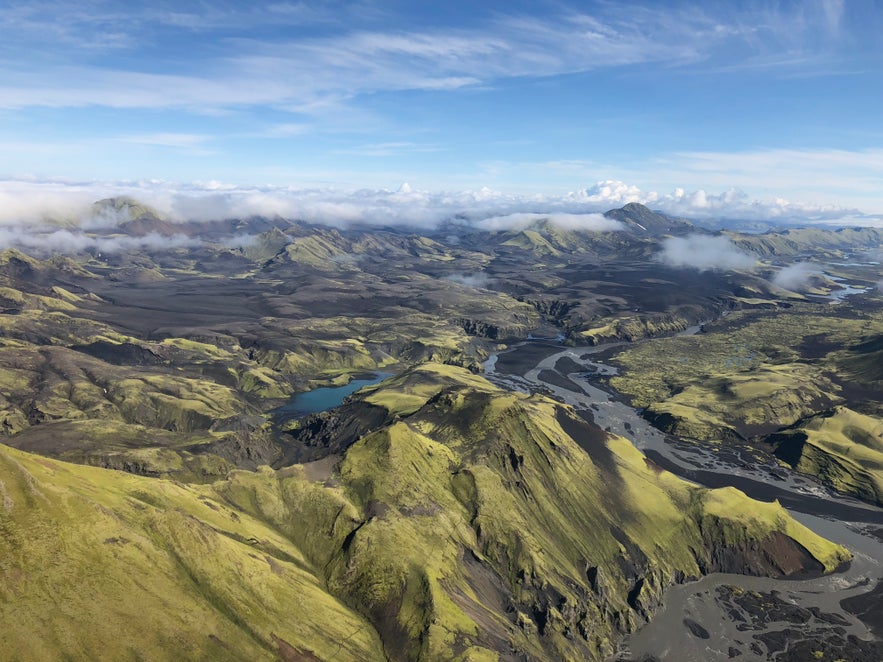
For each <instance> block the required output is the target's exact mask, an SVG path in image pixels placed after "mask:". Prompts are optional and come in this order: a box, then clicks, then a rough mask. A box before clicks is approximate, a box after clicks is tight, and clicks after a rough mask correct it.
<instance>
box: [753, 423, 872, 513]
mask: <svg viewBox="0 0 883 662" xmlns="http://www.w3.org/2000/svg"><path fill="white" fill-rule="evenodd" d="M767 441H769V442H770V443H772V444H774V445H775V454H776V456H777V457H778V458H780V459H781V460H783V461H785V462H787V463H788V464H790V465H791V466H792V467H793V468H795V469H796V470H797V471H800V472H803V473H807V474H811V475H813V476H817V477H818V478H820V479H821V480H823V481H824V482H825V483H827V484H829V485H831V486H832V487H834V488H835V489H837V490H839V491H841V492H846V493H849V494H854V495H856V496H858V497H860V498H862V499H865V500H866V501H870V502H872V503H876V504H878V505H883V420H881V419H879V418H876V417H872V416H866V415H864V414H859V413H857V412H855V411H852V410H851V409H848V408H846V407H835V408H834V409H832V410H830V411H827V412H824V413H822V414H818V415H816V416H813V417H812V418H809V419H807V420H805V421H801V422H800V423H799V424H797V425H795V426H794V427H792V428H790V429H788V430H785V431H782V432H780V433H778V434H776V435H773V436H772V437H770V438H769V439H768V440H767Z"/></svg>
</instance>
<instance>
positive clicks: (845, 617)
mask: <svg viewBox="0 0 883 662" xmlns="http://www.w3.org/2000/svg"><path fill="white" fill-rule="evenodd" d="M700 328H701V326H698V325H697V326H695V327H691V328H690V329H687V330H686V331H684V332H682V335H685V334H686V335H689V334H693V333H697V332H699V330H700ZM624 344H626V343H617V344H609V345H603V346H600V347H586V348H568V347H564V346H562V345H560V344H555V343H550V342H538V341H530V340H529V341H526V342H521V343H518V344H516V345H514V346H513V347H511V348H510V349H508V350H505V351H503V352H500V353H499V354H495V355H492V356H491V357H490V358H489V359H488V361H486V362H485V377H486V378H487V379H488V380H490V381H492V382H494V383H495V384H497V385H498V386H501V387H504V388H507V389H511V390H515V391H521V392H526V393H527V392H534V391H537V390H543V391H545V392H548V393H550V394H551V395H552V396H553V397H554V398H556V399H557V400H559V401H561V402H564V403H566V404H569V405H571V406H573V407H574V408H575V409H577V410H580V411H583V412H589V413H591V415H592V417H593V419H594V421H595V423H596V424H598V425H599V426H600V427H602V428H604V429H606V430H608V431H610V432H613V433H614V434H617V435H621V436H623V437H625V438H627V439H629V440H631V442H632V443H633V444H634V445H635V446H636V447H637V448H638V449H640V450H641V451H642V452H644V454H645V455H647V457H648V458H649V459H650V460H652V461H653V462H655V463H656V464H658V465H660V466H662V467H663V468H664V469H667V470H668V471H671V472H672V473H675V474H676V475H678V476H680V477H682V478H684V479H686V480H689V481H692V482H694V483H697V484H700V485H704V486H707V487H712V488H716V487H723V486H733V487H736V488H738V489H740V490H742V491H743V492H745V493H746V494H748V495H749V496H751V497H753V498H755V499H759V500H762V501H772V500H773V499H778V500H779V502H780V503H781V504H782V505H783V506H785V507H786V508H787V509H788V510H789V512H790V513H791V515H792V516H793V517H794V518H795V519H797V520H798V521H800V522H801V523H802V524H804V525H806V526H807V527H809V528H810V529H812V530H813V531H815V532H817V533H819V534H820V535H822V536H824V537H826V538H828V539H829V540H833V541H835V542H837V543H840V544H841V545H843V546H845V547H847V548H848V549H849V550H850V551H851V552H852V553H853V556H854V558H853V561H852V563H851V564H850V565H849V567H848V568H847V569H846V570H844V571H842V572H838V573H834V574H830V575H826V576H824V577H819V578H814V579H803V580H776V579H770V578H765V577H746V576H742V575H728V574H722V573H715V574H711V575H708V576H706V577H703V578H702V579H701V580H699V581H696V582H690V583H687V584H682V585H678V586H673V587H671V588H669V589H668V591H667V592H666V593H665V596H664V599H663V605H662V607H661V608H660V609H659V610H658V611H657V613H656V614H655V616H654V617H653V620H652V621H651V622H650V623H648V624H647V625H645V626H644V627H642V628H641V629H640V630H638V631H637V632H636V633H634V634H632V635H631V636H630V637H628V638H627V639H626V640H625V641H624V642H623V644H622V645H621V647H620V652H619V654H618V655H617V656H616V657H615V658H614V659H616V660H623V661H624V660H654V659H658V660H671V661H673V662H682V661H683V662H690V661H696V662H705V661H710V660H729V659H732V658H734V657H738V659H740V660H758V659H760V660H767V659H782V660H786V659H787V660H798V659H814V658H816V659H835V657H837V656H836V655H833V654H832V655H833V656H827V651H828V647H829V646H832V645H835V644H836V643H837V642H839V641H843V642H844V644H845V645H846V644H847V643H848V645H849V647H848V649H846V650H848V651H849V655H841V657H843V658H845V659H849V660H862V659H866V660H877V659H879V658H878V656H877V653H875V652H874V651H875V649H874V646H873V644H872V643H869V642H871V641H872V640H874V638H875V637H874V634H873V632H872V631H871V630H870V629H869V627H868V626H867V624H866V623H865V622H863V621H862V620H859V619H858V618H857V617H856V616H854V615H853V614H852V613H850V612H848V611H846V610H845V609H844V608H843V607H842V606H841V605H840V601H841V600H844V599H847V598H856V596H864V598H857V599H856V601H858V602H860V601H861V600H862V599H864V600H865V601H866V602H868V603H869V604H871V603H872V601H873V602H874V607H873V608H872V611H874V610H875V612H876V614H877V618H878V619H880V618H883V596H881V594H880V593H881V591H880V590H879V587H878V586H877V584H878V581H879V580H880V579H881V578H883V565H881V562H883V509H880V508H877V507H875V506H872V505H870V504H866V503H864V502H861V501H859V500H857V499H853V498H850V497H847V496H844V495H841V494H837V493H835V492H833V491H832V490H830V489H828V488H826V487H825V486H823V485H821V484H820V483H818V482H816V481H815V480H814V479H812V478H809V477H806V476H802V475H800V474H797V473H794V472H791V471H789V470H788V469H787V468H785V467H782V466H781V465H779V464H777V463H775V462H772V461H770V460H768V459H762V458H758V457H757V456H755V455H753V454H750V451H748V450H747V449H740V448H736V447H733V448H726V447H720V448H718V447H713V448H712V447H704V446H702V445H699V444H697V443H688V442H686V441H682V440H679V439H676V438H674V437H672V436H670V435H666V434H664V433H663V432H661V431H659V430H657V429H656V428H654V427H653V426H651V425H650V424H649V423H648V422H647V421H645V420H644V419H643V418H641V416H640V412H639V411H638V410H635V409H634V408H632V407H630V406H629V405H628V404H626V403H625V402H623V401H622V399H620V398H618V397H617V396H616V394H614V393H611V392H610V391H609V390H606V389H605V388H602V387H601V385H600V383H599V382H598V380H597V378H598V377H603V376H609V375H614V374H616V372H617V368H615V367H613V366H610V365H607V364H605V363H602V362H600V361H598V360H596V359H597V355H598V354H600V353H601V352H606V351H608V350H610V349H611V348H614V347H617V346H619V345H624ZM880 586H881V587H883V583H881V584H880ZM733 587H737V588H735V589H734V588H733ZM740 591H747V592H752V591H753V592H754V593H748V594H741V593H739V592H740ZM755 596H758V597H755ZM779 602H781V603H782V604H781V605H780V606H779V607H778V608H777V609H776V610H775V613H776V614H777V618H775V619H773V618H770V616H769V613H770V609H769V607H768V605H769V604H770V603H775V604H778V603H779ZM762 603H766V605H767V606H766V607H764V606H762ZM852 611H857V610H856V609H855V608H852ZM865 620H868V619H867V617H866V618H865ZM879 622H880V621H877V623H878V624H879ZM697 626H698V627H697ZM819 642H820V643H819ZM866 651H867V652H866ZM804 652H805V654H806V656H809V657H805V656H804ZM819 652H821V653H822V654H823V655H825V656H824V657H822V658H818V657H817V656H818V654H819ZM877 652H879V649H877Z"/></svg>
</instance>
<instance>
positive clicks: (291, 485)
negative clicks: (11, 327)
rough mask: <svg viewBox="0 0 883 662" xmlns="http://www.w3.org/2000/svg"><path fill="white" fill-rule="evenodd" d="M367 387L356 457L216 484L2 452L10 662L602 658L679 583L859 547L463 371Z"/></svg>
mask: <svg viewBox="0 0 883 662" xmlns="http://www.w3.org/2000/svg"><path fill="white" fill-rule="evenodd" d="M397 393H403V394H405V395H406V396H407V397H404V398H403V404H401V405H400V404H398V403H397V400H396V394H397ZM366 397H370V398H372V399H373V400H374V401H376V402H378V403H385V404H384V406H387V405H389V406H390V407H391V409H392V411H395V412H396V413H397V414H398V415H399V419H398V421H396V422H394V423H392V424H390V425H389V426H387V427H384V428H383V429H380V430H378V431H375V432H373V433H370V434H368V435H367V436H365V437H363V438H362V439H361V440H359V441H358V442H357V443H356V444H354V445H353V446H352V447H350V448H349V450H348V451H346V452H345V454H344V455H343V456H342V457H341V458H339V459H338V460H335V458H334V457H329V458H325V459H324V460H321V461H318V462H315V463H312V464H307V465H294V466H291V467H287V468H284V469H281V470H279V471H275V472H274V471H271V470H269V469H267V468H263V469H261V470H259V471H256V472H249V471H234V472H232V473H230V474H229V476H228V477H227V478H225V479H223V480H220V481H218V482H215V483H213V484H211V485H182V484H180V483H174V482H171V481H167V480H163V479H157V478H144V477H139V476H132V475H129V474H125V473H122V472H117V471H111V470H107V469H99V468H94V467H86V466H80V465H72V464H66V463H64V462H60V461H57V460H52V459H47V458H42V457H39V456H35V455H30V454H27V453H24V452H21V451H18V450H14V449H10V448H6V447H3V446H0V481H2V482H0V529H2V531H3V535H2V536H0V559H2V560H0V575H2V576H0V619H2V622H3V623H4V626H5V627H4V634H3V636H2V637H0V657H3V658H4V659H11V660H16V659H20V660H29V661H30V660H42V659H46V660H49V659H58V658H59V657H60V656H62V655H66V656H68V657H74V658H84V659H85V658H91V659H95V658H105V659H108V658H109V659H144V658H148V659H181V658H182V657H183V658H187V659H212V660H216V659H274V658H281V659H304V660H313V659H318V660H331V659H335V660H374V659H385V658H387V657H388V658H390V659H393V660H411V659H420V660H440V659H456V660H493V659H501V658H508V657H511V656H513V655H514V656H515V657H526V658H528V659H536V660H562V659H569V660H584V659H588V660H599V659H603V658H604V657H605V656H607V655H609V654H611V653H612V652H613V646H614V644H615V643H616V641H617V640H618V639H619V638H620V637H621V636H622V635H623V634H624V633H626V632H629V631H632V630H634V629H635V628H636V627H637V626H638V625H639V624H640V623H642V622H644V621H645V619H647V618H648V617H649V616H650V615H652V613H653V611H654V610H655V609H656V607H657V606H658V604H659V601H660V598H661V595H662V591H663V590H664V588H665V587H666V586H668V585H669V584H671V583H672V582H678V581H682V580H684V579H686V578H689V577H697V576H699V575H700V574H702V573H704V572H710V571H714V570H727V571H735V572H746V573H753V574H759V573H762V574H773V575H790V574H794V573H800V572H804V571H823V570H831V569H833V568H834V567H835V566H837V565H838V564H839V563H841V562H842V561H843V560H845V559H846V558H847V556H848V555H847V553H846V551H845V550H843V549H842V548H840V547H837V546H836V545H833V544H830V543H827V542H826V541H824V540H823V539H821V538H819V537H818V536H816V535H815V534H813V533H812V532H810V531H809V530H808V529H806V528H804V527H802V526H801V525H799V524H798V523H796V522H795V521H793V520H792V519H791V518H790V517H789V516H788V515H787V513H786V511H784V509H782V508H781V507H780V506H779V505H778V504H761V503H757V502H754V501H751V500H750V499H748V498H747V497H745V496H744V495H743V494H741V493H740V492H738V491H736V490H733V489H723V490H705V489H702V488H698V487H695V486H692V485H690V484H687V483H685V482H683V481H681V480H680V479H678V478H676V477H674V476H672V475H671V474H668V473H666V472H664V471H661V470H659V469H658V468H657V467H655V466H654V465H652V464H651V463H649V462H647V460H646V459H645V458H644V457H643V455H641V454H640V453H639V452H638V451H637V450H636V449H635V448H634V447H633V446H631V444H630V443H629V442H627V441H626V440H624V439H621V438H618V437H614V436H611V435H608V434H606V433H604V432H603V431H602V430H600V429H598V428H596V427H594V426H592V425H590V424H588V423H586V422H584V421H582V419H580V418H578V417H577V416H576V415H575V414H574V413H573V412H572V411H571V410H570V409H568V408H566V407H563V406H561V405H559V404H557V403H555V402H553V401H551V400H549V399H546V398H544V397H537V396H524V395H520V394H513V393H510V392H506V391H502V390H499V389H497V388H496V387H494V386H492V385H491V384H490V383H488V382H487V381H485V380H484V379H482V378H480V377H477V376H475V375H473V374H471V373H469V372H468V371H466V370H463V369H460V368H455V367H452V366H446V365H433V364H428V365H425V366H421V367H420V368H419V369H417V370H414V371H413V372H411V373H408V374H406V375H403V376H402V377H400V378H399V379H398V380H397V381H392V382H390V383H389V384H388V385H387V387H386V392H384V389H382V388H378V389H374V390H373V391H371V392H370V393H368V394H366ZM586 451H588V452H586Z"/></svg>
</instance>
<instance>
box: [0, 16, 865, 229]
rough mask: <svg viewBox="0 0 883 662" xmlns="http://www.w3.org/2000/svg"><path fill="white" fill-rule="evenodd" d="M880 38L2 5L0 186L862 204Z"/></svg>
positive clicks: (702, 22)
mask: <svg viewBox="0 0 883 662" xmlns="http://www.w3.org/2000/svg"><path fill="white" fill-rule="evenodd" d="M880 34H883V9H881V5H880V3H878V2H875V1H873V0H854V1H850V0H812V1H807V2H704V3H698V2H697V3H680V2H645V3H631V2H566V1H554V2H542V1H539V2H519V1H509V2H474V1H473V2H469V3H466V2H458V1H453V2H445V3H424V2H405V1H404V0H402V1H400V2H375V1H371V0H365V1H363V2H327V1H326V2H284V1H280V2H271V3H266V2H254V3H242V2H226V1H224V0H215V1H213V2H161V1H160V2H150V3H135V2H104V1H100V0H92V1H89V0H82V1H80V2H77V3H73V2H53V1H43V0H28V1H27V2H17V1H4V2H0V61H2V66H0V178H3V180H4V182H5V188H3V187H0V203H2V202H7V203H8V202H9V196H12V195H14V194H15V195H18V194H19V190H18V189H16V188H15V186H14V183H15V182H19V183H21V182H24V183H25V184H26V186H24V187H23V188H22V187H19V188H20V189H21V190H25V189H26V192H25V193H21V195H25V194H26V193H27V194H28V195H36V194H35V193H34V191H39V190H40V187H39V185H40V184H46V185H47V186H50V187H51V188H52V190H53V191H58V190H65V189H66V188H67V189H70V188H73V189H76V190H78V191H85V190H87V189H89V187H90V186H92V187H93V188H94V190H95V191H96V193H100V192H101V191H106V190H110V189H114V190H117V189H119V190H124V189H125V188H126V186H127V185H129V184H127V182H133V184H132V186H134V187H135V188H136V190H137V189H138V188H139V187H140V188H141V189H145V190H147V189H149V190H150V191H153V192H154V194H156V192H157V191H160V190H166V191H178V192H180V190H181V189H182V188H183V189H186V190H192V191H197V190H219V189H220V190H234V189H237V190H238V189H241V190H247V191H261V192H267V191H273V190H286V191H293V190H304V189H310V190H314V189H321V190H327V191H329V194H328V197H329V200H333V199H334V194H333V193H332V192H331V191H344V190H346V191H352V190H356V189H371V190H384V189H390V190H393V191H394V190H395V189H397V188H398V187H399V185H400V184H401V183H402V182H408V183H409V184H410V186H411V188H412V190H414V191H424V192H432V193H431V195H434V196H438V195H439V193H438V192H440V191H456V192H464V191H473V192H474V191H480V190H481V189H482V187H488V188H489V189H491V190H493V191H495V192H498V193H499V195H501V196H504V197H505V199H506V200H507V201H508V202H507V204H508V205H509V206H510V207H517V206H518V205H517V204H516V202H517V201H519V200H520V201H534V202H533V203H531V204H533V205H534V206H535V207H536V206H537V205H539V204H540V203H539V202H537V201H547V202H548V204H549V205H550V206H554V205H555V204H558V203H560V202H561V201H562V200H569V201H570V202H571V203H574V201H580V200H582V201H584V202H586V204H591V205H594V206H595V207H597V208H603V207H604V206H605V205H608V206H613V205H614V204H618V203H620V202H624V201H629V200H632V199H634V200H640V201H644V202H648V203H649V204H651V206H658V207H661V208H664V209H668V210H671V211H677V212H683V213H686V214H688V215H689V214H690V213H693V214H706V215H713V214H719V215H727V214H732V215H741V216H751V215H760V216H762V215H776V214H779V215H782V216H806V217H808V218H820V217H835V216H837V215H838V214H839V215H840V216H843V215H854V214H855V210H858V211H860V212H863V213H866V214H881V213H883V111H881V108H883V43H881V42H883V40H881V39H880V38H879V35H880ZM4 192H5V194H6V197H4ZM427 195H430V193H427ZM495 195H496V194H495ZM44 197H45V196H44ZM540 206H541V205H540ZM0 217H2V212H0Z"/></svg>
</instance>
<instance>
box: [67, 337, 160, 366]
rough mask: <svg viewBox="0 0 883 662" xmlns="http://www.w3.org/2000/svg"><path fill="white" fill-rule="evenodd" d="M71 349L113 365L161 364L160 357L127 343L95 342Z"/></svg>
mask: <svg viewBox="0 0 883 662" xmlns="http://www.w3.org/2000/svg"><path fill="white" fill-rule="evenodd" d="M71 349H73V350H75V351H77V352H82V353H83V354H88V355H89V356H94V357H95V358H96V359H100V360H102V361H106V362H107V363H111V364H113V365H158V364H160V363H162V362H163V359H162V357H161V356H159V355H157V354H155V353H154V352H153V351H151V350H149V349H147V348H146V347H142V346H141V345H136V344H134V343H129V342H124V343H112V342H107V341H106V340H97V341H95V342H93V343H89V344H88V345H73V346H72V347H71Z"/></svg>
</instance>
